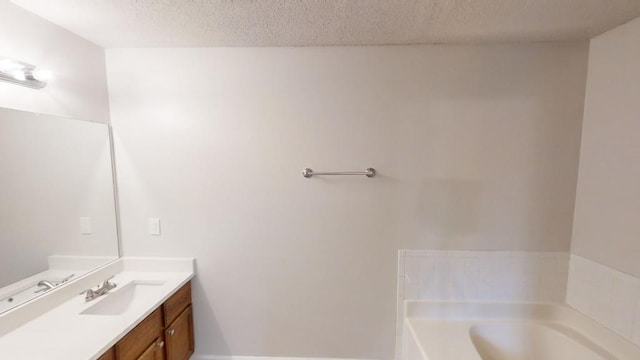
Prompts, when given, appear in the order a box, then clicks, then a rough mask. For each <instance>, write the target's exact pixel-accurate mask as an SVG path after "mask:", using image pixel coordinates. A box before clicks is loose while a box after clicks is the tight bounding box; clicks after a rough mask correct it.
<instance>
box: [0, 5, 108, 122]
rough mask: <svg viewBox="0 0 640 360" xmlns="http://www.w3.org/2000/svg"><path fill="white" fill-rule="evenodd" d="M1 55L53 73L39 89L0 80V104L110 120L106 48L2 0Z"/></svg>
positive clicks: (81, 117)
mask: <svg viewBox="0 0 640 360" xmlns="http://www.w3.org/2000/svg"><path fill="white" fill-rule="evenodd" d="M0 57H9V58H12V59H16V60H21V61H25V62H28V63H31V64H33V65H36V66H42V67H44V68H46V69H49V70H51V72H52V73H53V75H54V78H53V79H52V80H51V81H50V82H49V85H48V86H47V87H46V88H44V89H41V90H34V89H30V88H27V87H22V86H16V85H14V84H10V83H6V82H0V107H4V108H9V109H18V110H24V111H30V112H35V113H43V114H49V115H57V116H65V117H73V118H78V119H85V120H91V121H99V122H105V123H106V122H109V98H108V95H107V84H106V75H105V63H104V49H102V48H100V47H98V46H97V45H94V44H93V43H91V42H89V41H87V40H85V39H82V38H80V37H78V36H77V35H74V34H72V33H70V32H68V31H67V30H64V29H62V28H60V27H58V26H56V25H53V24H52V23H50V22H48V21H46V20H44V19H42V18H40V17H38V16H36V15H33V14H32V13H30V12H27V11H25V10H23V9H22V8H19V7H17V6H15V5H13V4H11V3H10V2H9V1H8V0H0Z"/></svg>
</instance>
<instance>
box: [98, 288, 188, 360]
mask: <svg viewBox="0 0 640 360" xmlns="http://www.w3.org/2000/svg"><path fill="white" fill-rule="evenodd" d="M193 351H194V334H193V310H192V308H191V282H188V283H187V284H186V285H184V286H183V287H182V288H180V290H178V291H177V292H176V293H175V294H173V295H172V296H171V297H170V298H169V299H168V300H167V301H166V302H165V303H164V304H163V305H161V306H160V307H158V308H157V309H156V310H155V311H154V312H153V313H151V315H149V316H147V318H145V319H144V320H143V321H142V322H141V323H140V324H138V325H137V326H136V327H135V328H134V329H133V330H131V331H130V332H129V333H128V334H127V335H125V336H124V337H123V338H122V339H121V340H120V341H119V342H118V343H117V344H116V345H115V346H114V347H113V348H112V349H110V350H109V351H107V352H106V353H105V354H104V355H102V356H101V357H100V358H99V359H98V360H187V359H189V358H190V357H191V355H192V354H193Z"/></svg>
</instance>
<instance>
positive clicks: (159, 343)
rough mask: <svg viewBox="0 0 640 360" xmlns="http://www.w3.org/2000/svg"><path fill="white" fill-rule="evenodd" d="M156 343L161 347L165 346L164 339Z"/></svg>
mask: <svg viewBox="0 0 640 360" xmlns="http://www.w3.org/2000/svg"><path fill="white" fill-rule="evenodd" d="M156 345H158V347H159V348H163V347H164V341H158V343H157V344H156Z"/></svg>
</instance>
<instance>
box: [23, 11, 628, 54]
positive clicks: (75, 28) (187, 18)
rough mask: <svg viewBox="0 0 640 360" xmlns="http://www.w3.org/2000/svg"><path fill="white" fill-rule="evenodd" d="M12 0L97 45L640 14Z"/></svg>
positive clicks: (382, 38)
mask: <svg viewBox="0 0 640 360" xmlns="http://www.w3.org/2000/svg"><path fill="white" fill-rule="evenodd" d="M13 2H14V3H16V4H17V5H19V6H22V7H24V8H25V9H27V10H29V11H32V12H34V13H36V14H38V15H40V16H42V17H44V18H45V19H48V20H50V21H52V22H54V23H56V24H58V25H60V26H62V27H64V28H67V29H68V30H70V31H72V32H74V33H76V34H78V35H80V36H82V37H85V38H87V39H89V40H91V41H93V42H94V43H96V44H98V45H101V46H104V47H107V48H114V47H201V46H317V45H386V44H433V43H485V42H526V41H562V40H580V39H588V38H590V37H593V36H595V35H598V34H600V33H602V32H604V31H607V30H609V29H611V28H613V27H615V26H617V25H620V24H622V23H625V22H627V21H629V20H631V19H633V18H636V17H638V16H640V0H413V1H412V0H13Z"/></svg>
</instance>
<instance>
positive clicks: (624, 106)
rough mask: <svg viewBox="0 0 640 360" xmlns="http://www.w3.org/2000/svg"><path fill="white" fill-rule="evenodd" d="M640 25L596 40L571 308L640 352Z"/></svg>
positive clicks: (577, 214)
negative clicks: (626, 341) (639, 98)
mask: <svg viewBox="0 0 640 360" xmlns="http://www.w3.org/2000/svg"><path fill="white" fill-rule="evenodd" d="M639 38H640V19H636V20H634V21H632V22H629V23H627V24H625V25H622V26H620V27H618V28H615V29H613V30H611V31H609V32H607V33H605V34H602V35H600V36H598V37H596V38H594V39H592V40H591V47H590V51H589V70H588V76H587V92H586V99H585V114H584V127H583V138H582V151H581V155H580V172H579V176H578V186H577V195H576V208H575V217H574V223H573V238H572V241H571V253H572V255H571V264H570V271H569V280H568V287H567V303H568V304H569V305H570V306H572V307H574V308H575V309H577V310H579V311H581V312H583V313H584V314H586V315H588V316H590V317H592V318H593V319H595V320H596V321H598V322H600V323H601V324H603V325H605V326H607V327H608V328H609V329H611V330H612V331H615V332H616V333H618V334H619V335H621V336H623V337H624V338H626V339H628V340H630V341H632V342H634V343H635V344H638V345H640V301H639V299H640V262H639V261H638V254H639V253H640V186H639V184H640V116H639V114H640V103H639V102H638V94H639V93H640V42H638V39H639Z"/></svg>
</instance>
